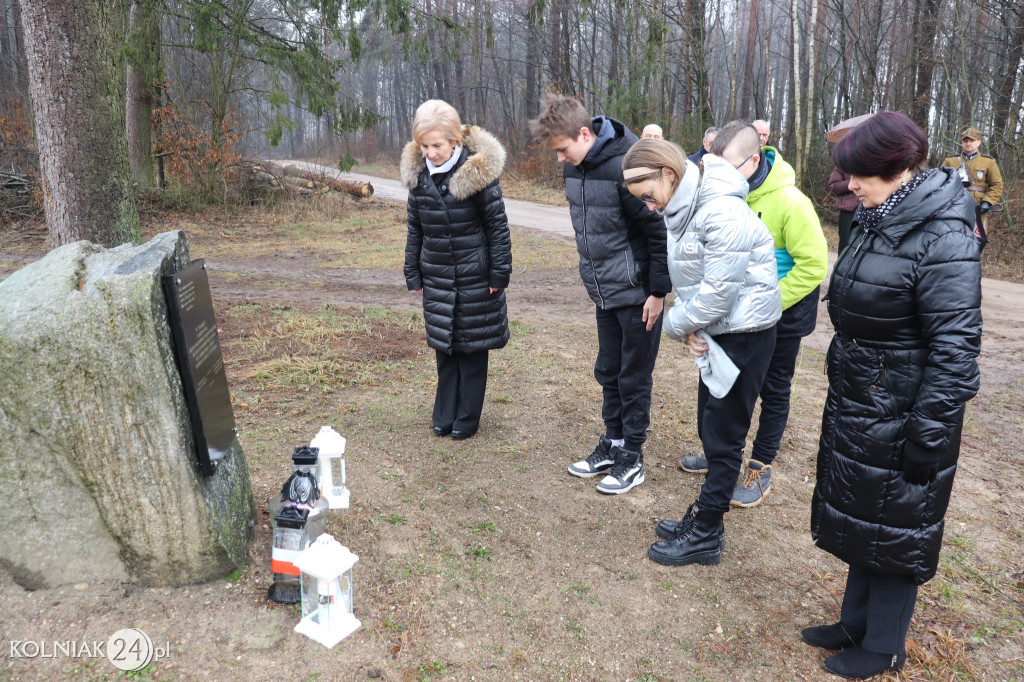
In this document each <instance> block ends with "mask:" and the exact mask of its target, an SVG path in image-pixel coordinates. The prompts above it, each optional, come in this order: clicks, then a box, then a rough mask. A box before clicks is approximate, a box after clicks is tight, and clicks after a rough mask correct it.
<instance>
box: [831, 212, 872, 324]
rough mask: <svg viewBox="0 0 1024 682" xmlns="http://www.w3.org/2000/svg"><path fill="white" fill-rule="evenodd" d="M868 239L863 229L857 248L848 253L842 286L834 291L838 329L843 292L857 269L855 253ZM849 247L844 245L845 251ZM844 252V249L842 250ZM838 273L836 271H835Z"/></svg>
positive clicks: (866, 232) (840, 322)
mask: <svg viewBox="0 0 1024 682" xmlns="http://www.w3.org/2000/svg"><path fill="white" fill-rule="evenodd" d="M867 240H868V230H867V228H865V229H864V233H863V234H862V235H861V239H860V241H859V242H857V248H855V249H854V250H853V253H851V254H850V258H849V261H850V265H849V266H848V267H847V268H846V272H845V277H844V278H843V286H842V287H840V289H839V291H838V292H837V293H836V307H837V309H838V310H839V324H838V325H837V327H839V328H840V329H841V328H842V326H843V294H845V293H846V289H847V287H848V286H849V285H850V275H851V274H852V273H853V272H855V271H856V270H857V262H856V261H857V253H858V252H860V248H861V247H862V246H864V242H866V241H867ZM849 248H850V247H846V251H849ZM844 252H845V251H844ZM837 274H838V273H837ZM828 295H829V296H831V295H832V287H829V292H828Z"/></svg>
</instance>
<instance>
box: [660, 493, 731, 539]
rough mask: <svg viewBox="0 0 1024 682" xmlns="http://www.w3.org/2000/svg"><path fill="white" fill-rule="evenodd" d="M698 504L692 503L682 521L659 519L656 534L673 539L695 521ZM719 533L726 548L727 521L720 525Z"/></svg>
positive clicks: (662, 537)
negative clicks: (695, 508) (694, 512)
mask: <svg viewBox="0 0 1024 682" xmlns="http://www.w3.org/2000/svg"><path fill="white" fill-rule="evenodd" d="M696 506H697V503H696V502H694V503H693V504H691V505H690V506H689V507H688V508H687V509H686V513H685V514H683V518H682V520H681V521H669V520H668V519H665V520H664V521H659V522H658V525H656V526H655V527H654V534H655V535H657V536H658V537H659V538H661V539H662V540H671V539H672V538H674V537H675V536H676V535H679V534H680V533H682V532H683V531H684V530H686V529H687V528H688V527H689V526H690V524H692V523H693V509H694V507H696ZM718 535H719V536H720V537H721V538H722V549H725V522H722V523H720V524H719V525H718Z"/></svg>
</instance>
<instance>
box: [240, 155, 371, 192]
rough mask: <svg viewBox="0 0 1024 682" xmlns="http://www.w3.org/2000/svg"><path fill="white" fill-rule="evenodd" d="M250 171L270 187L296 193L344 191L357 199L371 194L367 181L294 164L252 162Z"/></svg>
mask: <svg viewBox="0 0 1024 682" xmlns="http://www.w3.org/2000/svg"><path fill="white" fill-rule="evenodd" d="M252 172H253V174H255V175H257V176H262V177H264V178H265V179H266V181H267V182H268V183H269V184H270V185H271V186H272V187H275V188H282V189H285V190H288V191H290V192H294V193H296V194H323V193H327V192H346V193H348V194H351V195H352V196H354V197H357V198H359V199H363V198H366V197H369V196H373V185H371V184H370V183H368V182H359V181H358V180H346V179H343V178H336V177H332V176H329V175H327V174H326V173H318V172H315V171H309V170H305V169H302V168H299V167H298V166H295V165H287V166H284V165H281V164H279V163H274V162H273V161H260V162H253V164H252Z"/></svg>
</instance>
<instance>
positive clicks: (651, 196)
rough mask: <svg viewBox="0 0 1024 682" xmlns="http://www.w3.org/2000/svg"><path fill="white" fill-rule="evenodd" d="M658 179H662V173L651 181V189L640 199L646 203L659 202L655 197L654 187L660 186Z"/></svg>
mask: <svg viewBox="0 0 1024 682" xmlns="http://www.w3.org/2000/svg"><path fill="white" fill-rule="evenodd" d="M658 180H661V176H660V175H659V176H658V177H656V178H655V179H654V182H652V183H651V191H650V192H648V193H647V194H645V195H643V196H642V197H640V201H642V202H644V203H645V204H653V203H655V202H657V199H655V198H654V188H655V187H657V186H658Z"/></svg>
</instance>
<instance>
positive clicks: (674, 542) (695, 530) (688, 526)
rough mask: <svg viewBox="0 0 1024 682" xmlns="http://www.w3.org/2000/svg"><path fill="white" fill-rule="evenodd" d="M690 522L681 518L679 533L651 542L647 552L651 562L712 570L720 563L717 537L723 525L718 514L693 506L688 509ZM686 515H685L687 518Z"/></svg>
mask: <svg viewBox="0 0 1024 682" xmlns="http://www.w3.org/2000/svg"><path fill="white" fill-rule="evenodd" d="M691 510H692V513H693V521H692V522H688V520H687V518H686V517H684V518H683V521H681V522H680V525H684V524H685V526H684V527H683V528H681V529H680V531H679V533H677V534H676V535H673V536H672V537H671V538H670V539H668V540H664V541H662V542H655V543H654V544H653V545H651V547H650V549H648V550H647V556H648V557H650V559H651V561H656V562H658V563H659V564H665V565H666V566H685V565H687V564H697V563H699V564H701V565H702V566H714V565H715V564H718V563H720V562H721V561H722V540H723V538H724V535H721V534H720V531H721V529H722V528H723V526H724V524H723V523H722V516H723V513H722V512H712V511H704V510H703V509H699V508H698V507H697V505H696V504H694V505H691ZM688 516H690V512H689V511H688V512H687V517H688Z"/></svg>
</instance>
